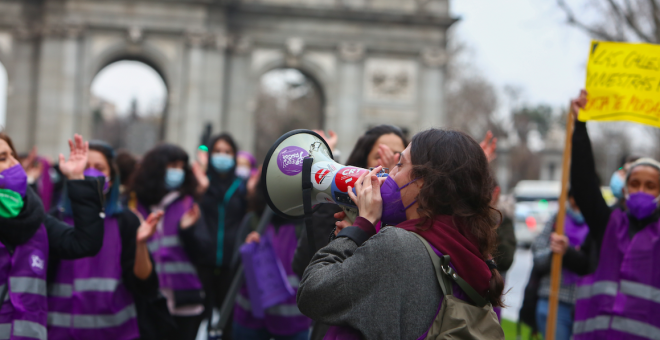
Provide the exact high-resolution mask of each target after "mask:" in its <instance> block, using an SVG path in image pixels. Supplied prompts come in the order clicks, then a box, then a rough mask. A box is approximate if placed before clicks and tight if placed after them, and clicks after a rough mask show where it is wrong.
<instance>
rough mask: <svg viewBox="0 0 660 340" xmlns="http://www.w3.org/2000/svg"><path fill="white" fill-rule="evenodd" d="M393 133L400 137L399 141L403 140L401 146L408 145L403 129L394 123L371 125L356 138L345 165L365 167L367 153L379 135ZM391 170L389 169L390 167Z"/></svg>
mask: <svg viewBox="0 0 660 340" xmlns="http://www.w3.org/2000/svg"><path fill="white" fill-rule="evenodd" d="M390 133H393V134H395V135H397V136H399V137H400V138H401V141H402V142H403V146H404V147H405V146H406V145H408V142H407V141H406V137H405V136H404V135H403V131H401V129H399V128H398V127H396V126H394V125H386V124H383V125H378V126H376V127H373V128H371V129H369V130H367V132H365V133H364V135H362V137H360V139H358V141H357V142H356V143H355V147H353V151H352V152H351V155H350V156H348V160H346V165H351V166H356V167H358V168H365V169H366V168H367V158H368V157H369V153H370V152H371V149H373V148H374V144H376V141H377V140H378V138H380V136H382V135H387V134H390ZM390 170H391V169H390Z"/></svg>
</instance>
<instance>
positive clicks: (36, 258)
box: [28, 249, 46, 275]
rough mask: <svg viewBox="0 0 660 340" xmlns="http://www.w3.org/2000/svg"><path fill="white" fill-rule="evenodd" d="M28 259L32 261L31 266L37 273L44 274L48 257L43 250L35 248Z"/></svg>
mask: <svg viewBox="0 0 660 340" xmlns="http://www.w3.org/2000/svg"><path fill="white" fill-rule="evenodd" d="M28 261H30V268H31V269H32V271H33V272H34V273H35V274H37V275H41V274H43V272H44V270H45V268H46V257H45V256H44V253H42V252H41V250H39V249H35V250H34V251H33V252H32V254H30V258H29V259H28Z"/></svg>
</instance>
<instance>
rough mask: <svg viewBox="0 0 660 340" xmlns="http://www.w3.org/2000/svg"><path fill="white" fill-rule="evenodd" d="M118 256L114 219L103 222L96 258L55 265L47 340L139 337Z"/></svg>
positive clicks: (135, 314)
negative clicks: (102, 233)
mask: <svg viewBox="0 0 660 340" xmlns="http://www.w3.org/2000/svg"><path fill="white" fill-rule="evenodd" d="M64 221H65V222H67V223H68V224H73V220H72V219H71V218H70V217H67V218H65V219H64ZM121 250H122V244H121V236H120V232H119V225H118V223H117V219H116V218H114V217H106V219H105V222H104V235H103V247H101V250H100V251H99V252H98V254H96V256H93V257H85V258H81V259H77V260H62V261H61V262H60V264H59V267H58V269H57V273H56V274H55V279H54V281H53V282H52V283H51V284H50V285H49V286H48V337H49V339H50V340H65V339H79V340H84V339H94V340H105V339H107V340H111V339H112V340H114V339H116V340H129V339H137V338H139V337H140V333H139V331H138V324H137V318H136V317H137V313H136V309H135V302H134V300H133V295H131V292H130V291H129V290H128V289H127V288H126V286H125V285H124V283H123V282H122V267H121Z"/></svg>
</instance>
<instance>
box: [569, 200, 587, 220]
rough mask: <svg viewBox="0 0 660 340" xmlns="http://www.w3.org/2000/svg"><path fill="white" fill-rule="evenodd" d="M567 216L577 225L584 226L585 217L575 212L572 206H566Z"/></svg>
mask: <svg viewBox="0 0 660 340" xmlns="http://www.w3.org/2000/svg"><path fill="white" fill-rule="evenodd" d="M566 215H568V217H570V218H571V219H572V220H573V222H575V224H584V216H583V215H582V213H581V212H579V211H575V210H573V208H572V207H571V206H570V204H566Z"/></svg>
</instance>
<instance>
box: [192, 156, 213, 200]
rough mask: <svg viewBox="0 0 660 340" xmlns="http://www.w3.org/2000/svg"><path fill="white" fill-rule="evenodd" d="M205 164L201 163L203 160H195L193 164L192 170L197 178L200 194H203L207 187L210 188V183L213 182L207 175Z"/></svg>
mask: <svg viewBox="0 0 660 340" xmlns="http://www.w3.org/2000/svg"><path fill="white" fill-rule="evenodd" d="M204 168H205V166H204V165H202V164H201V162H194V163H193V165H192V172H193V175H195V178H196V179H197V193H198V194H203V193H205V192H206V189H208V188H209V185H210V184H211V182H210V181H209V178H208V177H207V176H206V172H205V170H204Z"/></svg>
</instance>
